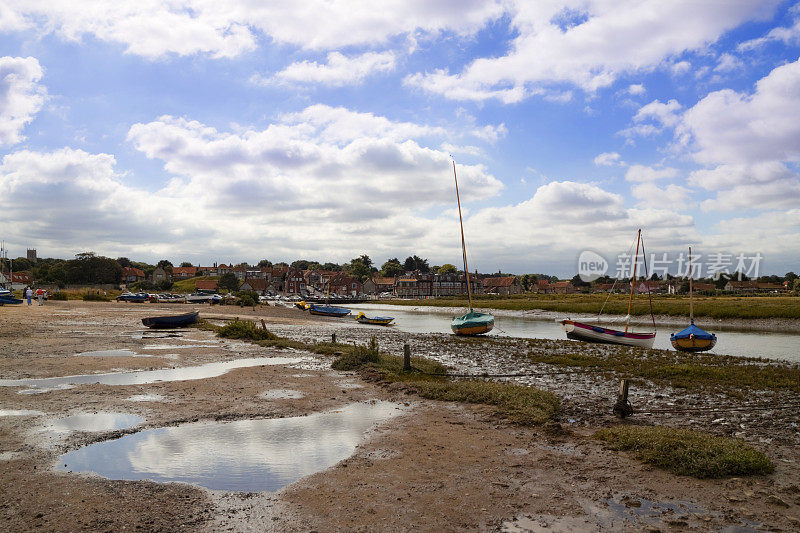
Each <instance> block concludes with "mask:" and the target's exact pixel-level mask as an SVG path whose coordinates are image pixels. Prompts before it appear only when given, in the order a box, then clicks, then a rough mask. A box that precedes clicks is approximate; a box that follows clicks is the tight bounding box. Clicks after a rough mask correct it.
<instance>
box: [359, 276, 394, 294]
mask: <svg viewBox="0 0 800 533" xmlns="http://www.w3.org/2000/svg"><path fill="white" fill-rule="evenodd" d="M362 290H363V291H364V294H372V295H377V294H385V293H392V292H393V291H394V278H382V277H379V276H373V277H372V278H369V279H367V280H366V281H365V282H364V283H363V285H362Z"/></svg>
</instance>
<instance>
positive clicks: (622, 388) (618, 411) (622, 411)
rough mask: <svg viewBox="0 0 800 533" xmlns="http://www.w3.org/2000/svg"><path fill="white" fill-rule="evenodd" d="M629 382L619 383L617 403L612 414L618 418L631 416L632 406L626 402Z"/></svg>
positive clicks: (627, 380)
mask: <svg viewBox="0 0 800 533" xmlns="http://www.w3.org/2000/svg"><path fill="white" fill-rule="evenodd" d="M629 387H630V380H629V379H623V380H621V381H620V382H619V392H618V393H617V403H615V404H614V414H615V415H617V416H618V417H620V418H625V417H628V416H630V415H632V414H633V406H632V405H631V402H630V401H628V389H629Z"/></svg>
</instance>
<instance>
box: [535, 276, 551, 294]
mask: <svg viewBox="0 0 800 533" xmlns="http://www.w3.org/2000/svg"><path fill="white" fill-rule="evenodd" d="M531 290H532V291H533V292H535V293H537V294H552V293H554V292H555V290H556V288H555V287H554V286H553V285H552V284H551V283H550V280H547V279H537V280H536V284H535V285H534V286H533V287H531Z"/></svg>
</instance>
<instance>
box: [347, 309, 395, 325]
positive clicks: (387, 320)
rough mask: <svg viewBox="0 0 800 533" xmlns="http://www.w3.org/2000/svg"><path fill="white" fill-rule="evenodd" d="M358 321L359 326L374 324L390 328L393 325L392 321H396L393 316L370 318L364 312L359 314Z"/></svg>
mask: <svg viewBox="0 0 800 533" xmlns="http://www.w3.org/2000/svg"><path fill="white" fill-rule="evenodd" d="M356 320H357V321H358V323H359V324H372V325H374V326H388V325H389V324H391V323H392V321H393V320H394V317H392V316H374V317H368V316H367V315H365V314H364V312H363V311H362V312H361V313H358V316H357V317H356Z"/></svg>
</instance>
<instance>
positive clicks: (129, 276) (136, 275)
mask: <svg viewBox="0 0 800 533" xmlns="http://www.w3.org/2000/svg"><path fill="white" fill-rule="evenodd" d="M144 279H145V275H144V272H142V271H141V270H139V269H138V268H134V267H124V268H123V269H122V281H123V283H136V282H137V281H142V280H144Z"/></svg>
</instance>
